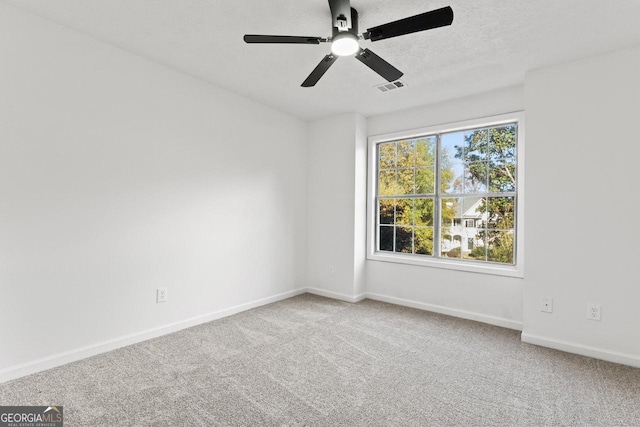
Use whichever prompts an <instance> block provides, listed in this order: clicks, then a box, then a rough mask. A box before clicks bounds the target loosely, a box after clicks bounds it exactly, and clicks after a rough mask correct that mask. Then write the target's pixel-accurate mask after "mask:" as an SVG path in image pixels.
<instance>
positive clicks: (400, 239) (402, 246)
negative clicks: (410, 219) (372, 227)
mask: <svg viewBox="0 0 640 427" xmlns="http://www.w3.org/2000/svg"><path fill="white" fill-rule="evenodd" d="M412 234H413V233H412V228H411V227H396V252H403V253H407V254H410V253H413V235H412Z"/></svg>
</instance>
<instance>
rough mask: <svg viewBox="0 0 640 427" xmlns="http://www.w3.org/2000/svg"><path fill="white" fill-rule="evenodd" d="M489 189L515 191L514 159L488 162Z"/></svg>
mask: <svg viewBox="0 0 640 427" xmlns="http://www.w3.org/2000/svg"><path fill="white" fill-rule="evenodd" d="M489 191H491V192H493V193H501V192H505V191H516V163H515V159H499V160H496V161H493V162H491V163H490V164H489Z"/></svg>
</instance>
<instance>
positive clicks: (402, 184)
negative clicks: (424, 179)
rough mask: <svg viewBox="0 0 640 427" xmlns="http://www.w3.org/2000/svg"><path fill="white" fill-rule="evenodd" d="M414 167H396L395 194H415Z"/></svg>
mask: <svg viewBox="0 0 640 427" xmlns="http://www.w3.org/2000/svg"><path fill="white" fill-rule="evenodd" d="M413 172H414V169H413V168H411V169H398V175H397V176H398V182H397V185H396V194H402V195H404V194H415V185H414V177H413Z"/></svg>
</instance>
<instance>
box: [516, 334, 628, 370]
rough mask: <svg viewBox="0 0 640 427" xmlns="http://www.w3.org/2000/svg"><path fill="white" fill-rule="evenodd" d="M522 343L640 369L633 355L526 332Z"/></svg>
mask: <svg viewBox="0 0 640 427" xmlns="http://www.w3.org/2000/svg"><path fill="white" fill-rule="evenodd" d="M522 341H523V342H526V343H529V344H535V345H539V346H541V347H549V348H553V349H555V350H560V351H564V352H567V353H573V354H579V355H581V356H587V357H593V358H594V359H601V360H606V361H608V362H613V363H619V364H621V365H628V366H632V367H634V368H640V357H638V356H636V355H633V354H627V353H619V352H617V351H611V350H606V349H603V348H598V347H591V346H588V345H583V344H578V343H575V342H570V341H564V340H557V339H554V338H547V337H541V336H539V335H533V334H529V333H526V332H523V333H522Z"/></svg>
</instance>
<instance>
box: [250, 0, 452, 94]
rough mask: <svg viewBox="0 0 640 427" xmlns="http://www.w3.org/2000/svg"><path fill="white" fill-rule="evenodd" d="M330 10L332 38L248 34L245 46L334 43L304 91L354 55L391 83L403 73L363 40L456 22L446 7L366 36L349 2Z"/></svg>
mask: <svg viewBox="0 0 640 427" xmlns="http://www.w3.org/2000/svg"><path fill="white" fill-rule="evenodd" d="M329 8H330V9H331V18H332V29H333V34H332V36H331V37H327V38H323V37H299V36H267V35H259V34H247V35H245V36H244V41H245V42H246V43H293V44H320V43H331V53H330V54H328V55H327V56H325V57H324V59H323V60H322V61H320V64H318V66H317V67H316V68H315V69H314V70H313V71H312V72H311V74H310V75H309V77H307V79H306V80H305V81H304V82H303V83H302V86H303V87H311V86H315V84H316V83H318V80H320V78H321V77H322V76H323V75H324V73H326V72H327V70H328V69H329V67H331V65H333V63H334V62H336V60H337V59H338V57H339V56H351V55H355V57H356V59H357V60H358V61H360V62H362V63H363V64H364V65H366V66H367V67H369V68H371V69H372V70H373V71H375V72H376V73H378V74H380V75H381V76H382V77H384V78H385V79H387V80H388V81H390V82H393V81H395V80H398V79H399V78H400V77H402V74H403V73H402V72H401V71H400V70H398V69H397V68H395V67H394V66H393V65H391V64H389V63H388V62H387V61H385V60H384V59H382V58H380V57H379V56H378V55H376V54H375V53H373V52H372V51H371V50H369V49H363V48H361V47H360V44H359V41H360V40H371V41H372V42H376V41H378V40H384V39H389V38H391V37H397V36H402V35H404V34H411V33H417V32H418V31H424V30H430V29H433V28H439V27H444V26H446V25H451V23H452V22H453V9H451V7H449V6H447V7H443V8H441V9H436V10H432V11H430V12H425V13H421V14H419V15H415V16H411V17H409V18H404V19H400V20H398V21H393V22H389V23H388V24H383V25H378V26H377V27H373V28H368V29H367V31H366V32H365V33H362V34H359V33H358V12H357V11H356V10H355V9H354V8H352V7H351V5H350V2H349V0H329Z"/></svg>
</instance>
